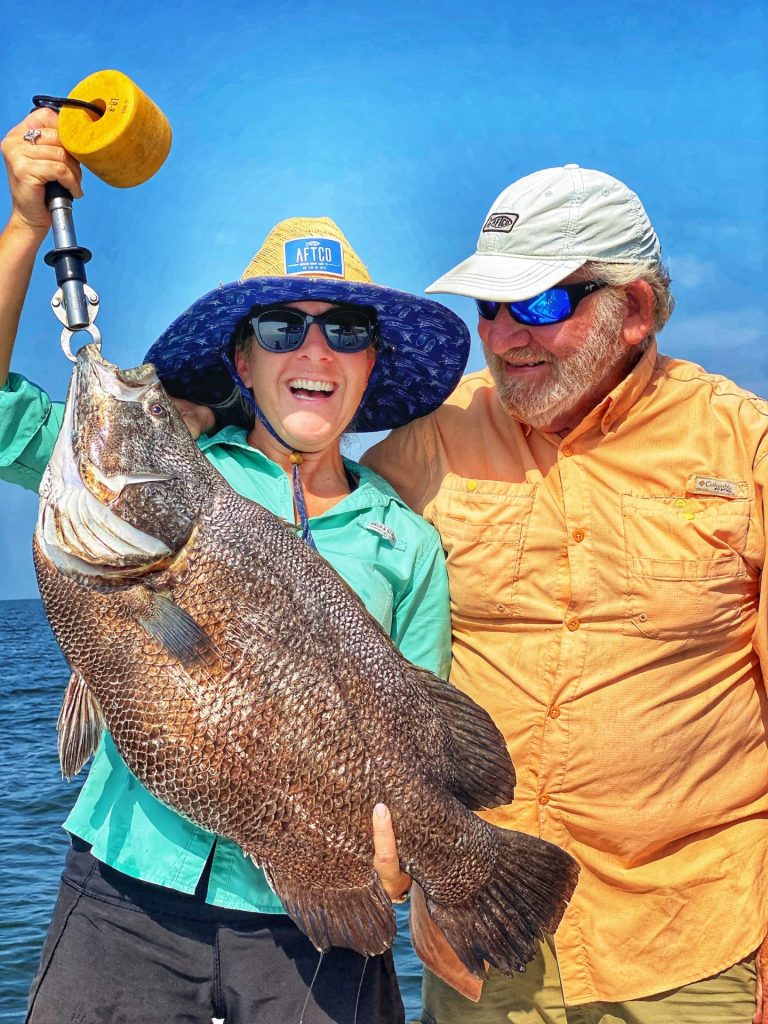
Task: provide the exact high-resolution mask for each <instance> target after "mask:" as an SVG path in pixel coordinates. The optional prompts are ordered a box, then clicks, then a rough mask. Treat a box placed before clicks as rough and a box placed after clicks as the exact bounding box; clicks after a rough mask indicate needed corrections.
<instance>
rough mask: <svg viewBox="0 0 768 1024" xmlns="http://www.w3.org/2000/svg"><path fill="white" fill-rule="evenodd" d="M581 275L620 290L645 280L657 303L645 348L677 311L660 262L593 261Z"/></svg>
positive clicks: (588, 279)
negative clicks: (622, 287) (627, 285)
mask: <svg viewBox="0 0 768 1024" xmlns="http://www.w3.org/2000/svg"><path fill="white" fill-rule="evenodd" d="M582 275H584V280H586V281H600V282H601V283H603V284H607V285H609V286H613V287H621V285H625V284H631V283H632V282H633V281H646V282H647V283H648V284H649V285H650V286H651V289H652V291H653V296H654V299H655V300H656V302H655V310H654V317H653V326H652V327H651V331H650V334H649V335H648V337H647V338H646V339H645V341H644V342H643V344H644V345H647V343H648V342H649V341H650V340H651V338H652V337H653V336H655V335H656V334H658V333H659V331H660V330H661V329H662V328H663V327H664V325H665V324H666V322H667V320H669V318H670V316H671V315H672V310H673V309H674V308H675V297H674V295H673V294H672V289H671V283H672V281H671V278H670V276H669V271H668V270H667V268H666V267H665V266H664V264H663V263H662V262H661V261H660V260H659V261H654V262H652V263H651V262H648V261H647V260H637V261H635V262H632V263H603V262H601V261H598V260H593V261H591V262H589V263H585V264H584V266H583V267H581V269H580V271H579V276H580V277H581V276H582Z"/></svg>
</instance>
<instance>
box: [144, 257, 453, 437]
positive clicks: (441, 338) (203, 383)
mask: <svg viewBox="0 0 768 1024" xmlns="http://www.w3.org/2000/svg"><path fill="white" fill-rule="evenodd" d="M303 299H313V300H316V301H321V302H323V301H324V302H337V303H352V304H354V305H358V306H372V307H373V308H374V309H375V310H376V314H377V317H378V323H379V334H380V337H381V343H380V345H379V350H378V351H377V353H376V363H375V366H374V368H373V372H372V373H371V376H370V379H369V381H368V387H367V388H366V392H365V394H364V395H363V400H362V402H361V403H360V407H359V409H358V412H357V415H356V416H355V419H354V421H353V423H352V424H351V429H353V430H357V431H369V430H389V429H391V428H393V427H399V426H402V424H404V423H410V421H411V420H414V419H417V418H418V417H419V416H425V415H426V414H427V413H429V412H432V411H433V410H434V409H436V408H437V407H438V406H439V405H442V403H443V402H444V401H445V399H446V398H447V397H448V396H449V395H450V394H451V392H452V391H453V389H454V388H455V387H456V385H457V384H458V382H459V379H460V378H461V375H462V373H463V372H464V368H465V366H466V364H467V359H468V358H469V344H470V338H469V331H468V329H467V326H466V324H465V323H464V321H463V320H461V319H460V318H459V317H458V316H457V315H456V314H455V313H454V312H452V310H450V309H448V308H447V307H446V306H443V305H442V304H441V303H439V302H435V301H433V300H432V299H425V298H421V297H420V296H417V295H410V294H409V293H408V292H400V291H396V290H395V289H392V288H383V287H381V286H379V285H374V284H363V283H360V282H357V281H343V280H334V279H333V278H308V277H296V278H290V277H253V278H249V279H247V280H245V281H234V282H232V283H231V284H225V285H221V286H220V287H219V288H216V289H215V290H214V291H212V292H208V294H207V295H204V296H203V297H202V298H201V299H198V300H197V302H194V303H193V304H192V305H191V306H190V307H189V309H187V310H186V311H185V312H184V313H182V314H181V316H179V317H178V318H177V319H176V320H174V322H173V323H172V324H171V325H170V327H168V328H166V330H165V331H163V333H162V334H161V335H160V337H159V338H158V339H157V341H156V342H155V343H154V345H152V347H151V348H150V350H149V352H148V353H147V355H146V357H145V359H146V361H147V362H151V363H154V365H155V368H156V370H157V374H158V376H159V378H160V380H161V381H162V382H163V384H164V386H165V387H166V388H167V390H168V392H169V393H170V394H171V395H174V396H176V397H178V398H186V399H188V400H189V401H191V402H198V403H200V404H202V405H210V406H212V407H213V408H215V409H216V410H217V411H218V413H219V417H220V421H221V423H222V424H226V423H233V424H237V425H239V426H249V425H250V422H251V421H252V416H251V414H250V413H249V412H248V411H246V409H245V408H244V406H243V403H242V401H241V398H240V392H239V390H238V389H237V387H236V385H235V383H234V381H233V379H232V376H231V375H230V373H229V370H228V369H227V367H226V365H225V363H224V360H223V358H222V357H223V354H224V353H226V352H227V350H228V345H229V342H230V338H231V336H232V332H233V330H234V328H235V325H236V324H237V323H238V321H239V320H241V319H242V318H243V317H244V316H245V315H246V313H248V311H249V310H250V309H252V307H253V306H263V305H268V304H270V303H272V302H299V301H301V300H303Z"/></svg>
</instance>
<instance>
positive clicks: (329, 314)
mask: <svg viewBox="0 0 768 1024" xmlns="http://www.w3.org/2000/svg"><path fill="white" fill-rule="evenodd" d="M312 324H317V325H318V327H319V328H320V330H321V331H322V332H323V337H324V338H325V340H326V341H327V342H328V347H329V348H332V349H333V351H334V352H362V350H363V349H365V348H368V346H369V345H370V344H371V343H372V342H373V340H374V338H375V337H376V313H375V311H374V310H372V309H368V308H367V307H365V306H333V307H332V308H331V309H328V310H326V312H325V313H320V314H319V315H318V316H311V315H310V314H309V313H304V312H303V311H302V310H300V309H292V308H291V307H290V306H274V307H272V308H271V309H264V310H262V311H261V312H260V313H257V314H256V315H255V316H253V317H251V326H252V327H253V333H254V334H255V335H256V341H257V342H258V343H259V345H260V346H261V347H262V348H263V349H265V350H266V351H267V352H295V351H296V349H297V348H300V347H301V345H302V344H303V343H304V339H305V338H306V337H307V332H308V331H309V328H310V326H311V325H312Z"/></svg>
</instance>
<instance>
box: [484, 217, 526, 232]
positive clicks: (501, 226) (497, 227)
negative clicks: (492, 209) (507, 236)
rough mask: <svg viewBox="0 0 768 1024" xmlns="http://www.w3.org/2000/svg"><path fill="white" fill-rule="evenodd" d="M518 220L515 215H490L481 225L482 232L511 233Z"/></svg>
mask: <svg viewBox="0 0 768 1024" xmlns="http://www.w3.org/2000/svg"><path fill="white" fill-rule="evenodd" d="M519 219H520V215H519V214H517V213H492V214H491V215H490V217H489V218H488V220H487V221H486V222H485V224H483V231H511V230H512V228H513V227H514V226H515V224H517V222H518V220H519Z"/></svg>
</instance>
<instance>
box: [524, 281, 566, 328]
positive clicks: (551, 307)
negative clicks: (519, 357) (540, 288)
mask: <svg viewBox="0 0 768 1024" xmlns="http://www.w3.org/2000/svg"><path fill="white" fill-rule="evenodd" d="M509 309H510V312H511V313H512V315H513V316H514V318H515V320H517V321H518V322H519V323H521V324H531V325H532V326H538V325H541V324H559V323H560V322H561V321H563V320H567V319H568V317H569V316H570V315H571V313H572V312H573V307H572V305H571V299H570V296H569V295H568V292H567V291H566V290H565V288H548V289H547V290H546V291H545V292H541V293H540V294H539V295H534V296H533V298H531V299H525V300H524V301H523V302H510V304H509Z"/></svg>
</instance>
